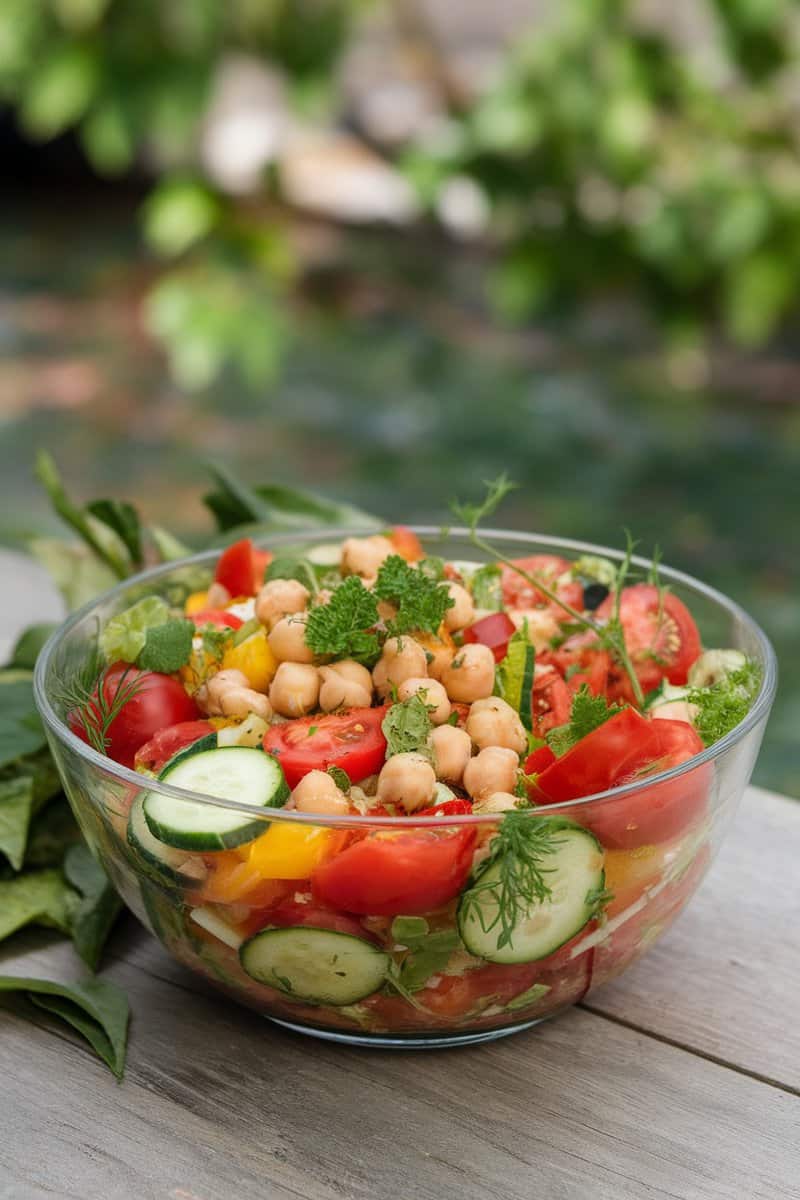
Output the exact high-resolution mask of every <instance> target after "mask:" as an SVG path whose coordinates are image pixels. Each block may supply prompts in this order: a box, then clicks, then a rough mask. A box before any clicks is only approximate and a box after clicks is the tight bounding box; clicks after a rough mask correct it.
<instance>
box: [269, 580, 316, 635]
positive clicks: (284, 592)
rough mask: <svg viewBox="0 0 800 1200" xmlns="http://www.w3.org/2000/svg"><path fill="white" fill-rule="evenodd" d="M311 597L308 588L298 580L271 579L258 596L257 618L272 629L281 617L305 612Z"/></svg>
mask: <svg viewBox="0 0 800 1200" xmlns="http://www.w3.org/2000/svg"><path fill="white" fill-rule="evenodd" d="M310 597H311V593H310V592H309V590H308V588H307V587H304V586H303V584H302V583H300V581H299V580H298V579H271V580H270V581H269V583H265V584H264V586H263V587H262V589H261V591H260V592H259V593H258V595H257V596H256V616H257V617H258V619H259V621H260V622H261V624H262V625H266V627H267V629H272V627H273V625H275V624H277V622H278V621H280V619H281V617H285V616H287V615H288V614H289V613H299V612H304V611H305V610H306V609H307V608H308V602H309V599H310Z"/></svg>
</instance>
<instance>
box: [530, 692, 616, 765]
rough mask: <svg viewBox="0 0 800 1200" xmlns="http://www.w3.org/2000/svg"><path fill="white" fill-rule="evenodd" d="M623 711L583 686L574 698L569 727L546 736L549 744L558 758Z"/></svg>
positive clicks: (561, 728)
mask: <svg viewBox="0 0 800 1200" xmlns="http://www.w3.org/2000/svg"><path fill="white" fill-rule="evenodd" d="M621 711H622V706H621V705H619V704H611V705H609V703H608V701H607V700H606V698H605V696H602V695H601V696H593V695H592V693H591V692H590V691H589V687H588V684H585V683H584V684H583V685H582V686H581V688H580V690H579V691H577V692H576V693H575V695H574V696H573V698H572V708H571V709H570V714H569V723H568V724H567V725H558V726H557V727H556V728H555V729H551V730H550V731H549V733H547V734H546V738H547V744H548V746H549V747H550V749H551V750H552V751H553V754H555V755H556V757H557V758H560V757H561V755H562V754H566V752H567V751H568V750H571V749H572V747H573V746H574V745H576V744H577V743H578V742H579V741H580V740H581V738H585V737H586V735H587V733H593V732H594V730H595V729H599V728H600V726H601V725H603V724H604V723H605V722H606V721H607V720H608V719H609V717H613V716H614V715H615V714H616V713H618V712H621Z"/></svg>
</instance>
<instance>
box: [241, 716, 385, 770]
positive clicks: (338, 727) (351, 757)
mask: <svg viewBox="0 0 800 1200" xmlns="http://www.w3.org/2000/svg"><path fill="white" fill-rule="evenodd" d="M385 715H386V708H385V706H381V707H379V708H351V709H350V710H349V712H345V713H331V714H330V715H328V716H322V717H301V718H300V719H298V720H296V721H287V722H286V723H285V724H283V725H273V726H272V728H271V729H268V730H267V732H266V733H265V734H264V749H265V750H266V751H267V753H268V754H274V755H275V757H276V758H277V759H278V761H279V762H280V764H281V766H282V767H283V773H284V775H285V776H286V782H287V783H288V784H289V787H292V788H293V787H296V786H297V784H298V783H299V782H300V780H301V779H302V778H303V776H304V775H307V774H308V772H309V771H327V769H328V767H341V768H342V770H343V771H346V772H347V774H348V776H349V777H350V781H351V783H358V782H359V781H360V780H361V779H366V777H367V776H368V775H374V774H375V773H376V772H378V771H380V769H381V767H382V766H383V762H384V758H385V756H386V738H385V737H384V736H383V732H382V730H381V721H382V720H383V718H384V716H385Z"/></svg>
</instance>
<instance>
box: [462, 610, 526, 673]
mask: <svg viewBox="0 0 800 1200" xmlns="http://www.w3.org/2000/svg"><path fill="white" fill-rule="evenodd" d="M516 631H517V627H516V625H515V624H514V622H513V621H512V620H511V617H509V615H508V613H504V612H497V613H490V614H489V616H488V617H481V619H480V621H476V622H475V623H474V624H473V625H468V626H467V628H466V629H465V630H464V633H463V638H464V641H465V642H472V643H477V644H479V645H481V646H488V647H489V649H490V650H491V652H492V654H493V655H494V661H495V662H501V661H502V660H503V659H504V658H505V656H506V654H507V653H508V643H509V641H510V640H511V638H512V637H513V636H514V634H515V633H516Z"/></svg>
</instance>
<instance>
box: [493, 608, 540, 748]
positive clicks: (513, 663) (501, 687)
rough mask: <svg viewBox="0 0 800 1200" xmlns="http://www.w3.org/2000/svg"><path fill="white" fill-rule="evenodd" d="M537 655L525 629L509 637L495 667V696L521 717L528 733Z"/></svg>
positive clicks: (531, 719) (530, 721)
mask: <svg viewBox="0 0 800 1200" xmlns="http://www.w3.org/2000/svg"><path fill="white" fill-rule="evenodd" d="M535 659H536V652H535V650H534V648H533V646H532V645H531V642H530V640H529V638H528V631H527V626H523V628H522V629H518V630H517V632H516V633H515V634H512V636H511V639H510V640H509V643H508V650H507V651H506V656H505V658H504V659H503V660H502V662H501V663H500V664H499V665H498V667H497V672H496V676H495V680H496V684H495V691H496V693H497V694H498V695H499V696H501V697H502V698H503V700H505V701H506V702H507V703H508V704H510V705H511V707H512V708H515V709H516V710H517V712H518V713H519V715H520V720H521V721H522V723H523V725H524V726H525V728H526V729H527V730H529V731H530V728H531V725H532V722H533V718H532V713H531V692H532V689H533V677H534V665H535Z"/></svg>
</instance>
